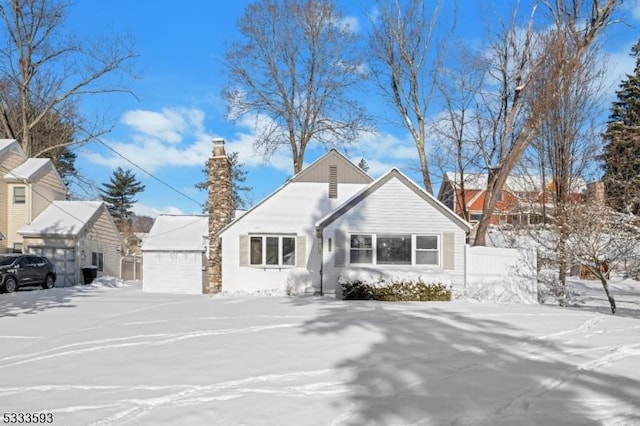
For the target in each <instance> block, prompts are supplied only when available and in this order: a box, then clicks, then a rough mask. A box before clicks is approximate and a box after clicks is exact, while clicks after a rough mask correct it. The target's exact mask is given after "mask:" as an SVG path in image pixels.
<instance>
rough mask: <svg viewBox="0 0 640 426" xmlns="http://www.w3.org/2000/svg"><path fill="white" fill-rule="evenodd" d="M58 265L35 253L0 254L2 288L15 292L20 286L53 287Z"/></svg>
mask: <svg viewBox="0 0 640 426" xmlns="http://www.w3.org/2000/svg"><path fill="white" fill-rule="evenodd" d="M55 283H56V267H55V266H54V265H53V264H52V263H51V262H49V260H48V259H47V258H46V257H43V256H36V255H34V254H0V290H2V291H3V292H6V293H13V292H14V291H16V290H17V289H18V287H23V286H35V285H38V286H41V287H42V288H44V289H49V288H53V286H54V285H55Z"/></svg>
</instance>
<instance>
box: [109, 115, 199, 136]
mask: <svg viewBox="0 0 640 426" xmlns="http://www.w3.org/2000/svg"><path fill="white" fill-rule="evenodd" d="M203 120H204V113H203V112H202V111H200V110H196V109H185V108H175V109H171V108H165V109H163V110H162V111H160V112H156V111H145V110H134V111H127V112H126V113H125V114H124V115H123V116H122V120H121V121H122V123H124V124H126V125H127V126H129V127H132V128H133V129H134V130H135V131H136V132H137V133H138V134H139V135H143V136H146V137H150V138H153V139H159V140H161V141H163V142H169V143H180V142H182V140H183V138H184V136H185V134H188V133H191V132H193V131H201V130H202V121H203Z"/></svg>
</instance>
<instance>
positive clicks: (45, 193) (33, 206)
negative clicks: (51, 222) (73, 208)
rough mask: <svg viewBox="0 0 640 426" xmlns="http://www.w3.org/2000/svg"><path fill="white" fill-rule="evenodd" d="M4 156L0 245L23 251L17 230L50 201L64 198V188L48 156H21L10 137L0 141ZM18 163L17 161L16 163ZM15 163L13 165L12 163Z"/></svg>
mask: <svg viewBox="0 0 640 426" xmlns="http://www.w3.org/2000/svg"><path fill="white" fill-rule="evenodd" d="M3 147H4V150H5V151H8V155H6V156H2V157H0V161H2V171H3V172H4V174H3V179H2V185H1V188H0V192H1V193H2V194H4V198H3V199H4V200H5V201H4V202H3V203H2V213H1V214H0V215H1V217H2V218H1V222H0V225H1V226H2V229H0V232H2V234H3V235H4V237H5V239H4V240H3V243H2V245H3V247H4V248H5V250H8V251H17V252H21V251H23V241H22V237H21V236H20V235H19V234H18V232H17V231H18V229H19V228H20V227H22V226H23V225H26V224H28V223H31V221H33V220H34V219H35V218H36V217H37V216H38V215H39V214H40V213H42V212H43V211H44V210H45V209H46V208H47V207H48V206H49V205H50V204H51V203H52V202H53V201H56V200H64V199H65V197H66V194H67V188H66V186H65V185H64V182H63V181H62V179H61V178H60V175H59V174H58V172H57V171H56V169H55V167H54V165H53V163H52V162H51V160H50V159H48V158H25V157H24V153H23V152H22V149H20V148H19V145H18V144H17V142H15V141H13V140H9V141H7V140H1V141H0V151H2V148H3ZM17 163H19V164H17ZM16 164H17V165H16Z"/></svg>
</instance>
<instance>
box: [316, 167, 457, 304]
mask: <svg viewBox="0 0 640 426" xmlns="http://www.w3.org/2000/svg"><path fill="white" fill-rule="evenodd" d="M340 232H342V233H344V235H348V234H351V233H363V234H367V233H371V234H383V233H388V234H436V235H439V236H440V241H441V243H442V241H443V238H442V236H443V235H444V234H445V233H452V234H453V241H454V250H453V260H454V262H453V263H454V264H453V269H452V270H450V271H446V273H447V274H448V276H449V278H450V280H451V282H452V284H453V285H454V286H457V287H463V286H464V268H465V265H464V246H465V238H466V233H465V231H463V230H462V229H461V228H460V227H459V226H457V225H456V224H455V223H454V222H452V221H451V219H450V218H448V217H446V216H445V215H444V214H442V212H440V211H439V210H437V209H436V208H434V207H433V206H431V205H430V204H429V203H428V202H426V201H425V200H424V199H422V198H421V197H420V196H418V195H417V194H416V193H415V192H413V191H412V190H411V189H409V188H407V187H406V186H405V185H404V184H403V183H402V182H400V181H399V180H398V179H396V178H392V179H390V180H389V181H388V182H386V183H385V184H384V185H382V186H381V187H380V188H378V189H377V190H376V191H375V192H373V193H372V194H370V195H369V196H368V197H366V198H365V199H363V200H362V201H361V202H360V203H359V204H358V205H356V206H355V207H354V208H352V209H351V210H349V211H348V212H347V213H345V214H344V215H342V216H341V217H339V218H338V219H336V220H335V221H334V222H333V223H331V224H329V226H327V227H326V228H325V229H324V231H323V238H324V244H323V259H324V268H323V291H324V293H325V294H331V293H334V292H336V291H337V290H339V288H338V285H337V282H338V277H339V275H340V272H341V271H342V269H343V268H341V267H339V266H338V267H336V266H335V265H334V259H333V256H334V255H335V254H336V251H337V250H340V247H338V246H337V245H336V244H340V242H341V241H342V244H343V245H344V247H342V249H343V250H344V253H345V260H346V261H345V263H346V265H345V267H348V266H349V239H348V238H344V239H342V238H336V235H340ZM329 238H332V239H333V241H332V252H331V253H329V251H328V250H329V248H328V246H329V244H328V239H329ZM442 256H443V250H442V244H441V246H440V265H442ZM387 267H391V268H393V269H405V268H407V269H409V268H411V266H408V265H407V266H395V265H392V266H387ZM372 268H374V269H375V268H378V269H382V268H385V266H384V265H377V266H372ZM433 268H434V272H436V271H437V272H438V274H442V270H441V269H440V268H437V267H433ZM420 269H425V266H424V265H420Z"/></svg>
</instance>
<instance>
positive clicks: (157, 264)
mask: <svg viewBox="0 0 640 426" xmlns="http://www.w3.org/2000/svg"><path fill="white" fill-rule="evenodd" d="M208 229H209V217H208V216H205V215H194V216H173V215H161V216H158V217H157V218H156V220H155V222H154V223H153V227H152V228H151V231H149V235H148V236H147V238H146V239H145V240H144V242H143V244H142V277H143V279H142V290H143V291H146V292H151V293H179V294H202V288H203V285H204V284H205V283H207V282H208V270H207V269H208V262H207V254H208V252H209V250H208V247H209V235H208Z"/></svg>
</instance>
